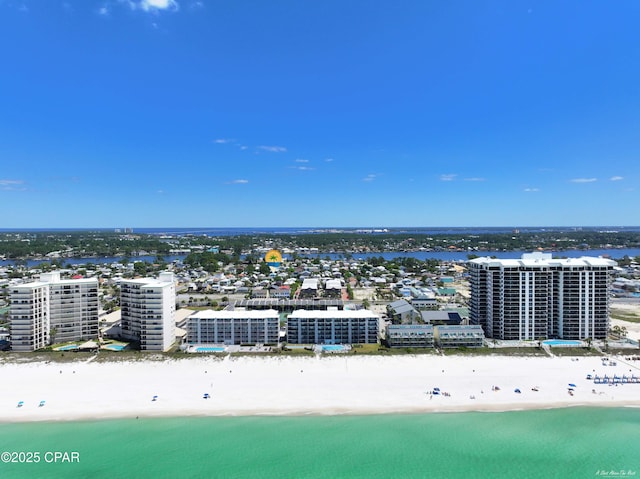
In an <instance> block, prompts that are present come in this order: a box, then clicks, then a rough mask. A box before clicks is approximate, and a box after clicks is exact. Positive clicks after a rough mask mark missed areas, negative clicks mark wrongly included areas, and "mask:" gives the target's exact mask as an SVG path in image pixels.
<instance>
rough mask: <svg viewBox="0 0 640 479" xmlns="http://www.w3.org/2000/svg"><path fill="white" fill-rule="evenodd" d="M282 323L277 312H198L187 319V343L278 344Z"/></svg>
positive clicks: (269, 310)
mask: <svg viewBox="0 0 640 479" xmlns="http://www.w3.org/2000/svg"><path fill="white" fill-rule="evenodd" d="M279 322H280V316H279V315H278V312H277V311H276V310H274V309H267V310H251V311H249V310H234V311H213V310H207V311H198V312H197V313H194V314H192V315H191V316H189V317H188V318H187V343H189V344H226V345H231V344H277V343H278V333H279Z"/></svg>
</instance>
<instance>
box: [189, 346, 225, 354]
mask: <svg viewBox="0 0 640 479" xmlns="http://www.w3.org/2000/svg"><path fill="white" fill-rule="evenodd" d="M195 351H196V353H221V352H223V351H224V348H214V347H199V348H196V349H195Z"/></svg>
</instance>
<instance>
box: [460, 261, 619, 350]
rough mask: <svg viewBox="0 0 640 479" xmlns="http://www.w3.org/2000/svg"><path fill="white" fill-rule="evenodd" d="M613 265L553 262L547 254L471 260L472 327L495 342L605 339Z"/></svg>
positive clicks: (587, 262)
mask: <svg viewBox="0 0 640 479" xmlns="http://www.w3.org/2000/svg"><path fill="white" fill-rule="evenodd" d="M615 265H616V263H615V262H614V261H611V260H608V259H604V258H593V257H582V258H569V259H553V258H552V256H551V254H549V253H531V254H524V255H522V259H519V260H518V259H495V258H476V259H473V260H470V261H469V262H468V263H467V266H468V269H469V277H470V284H471V300H470V320H471V324H476V325H480V326H482V328H483V330H484V332H485V334H486V336H487V337H488V338H494V339H505V340H537V339H541V338H543V339H544V338H561V339H574V340H582V339H585V338H591V339H604V338H606V336H607V331H608V328H609V292H610V285H611V273H612V271H613V268H614V266H615Z"/></svg>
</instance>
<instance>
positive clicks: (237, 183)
mask: <svg viewBox="0 0 640 479" xmlns="http://www.w3.org/2000/svg"><path fill="white" fill-rule="evenodd" d="M247 183H249V180H233V181H229V182H228V183H227V184H228V185H246V184H247Z"/></svg>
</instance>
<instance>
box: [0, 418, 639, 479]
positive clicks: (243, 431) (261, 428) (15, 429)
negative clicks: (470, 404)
mask: <svg viewBox="0 0 640 479" xmlns="http://www.w3.org/2000/svg"><path fill="white" fill-rule="evenodd" d="M21 453H22V454H21ZM36 453H37V454H36ZM65 453H66V454H65ZM0 454H1V455H2V456H1V457H2V462H1V463H0V478H3V479H5V478H58V477H60V478H63V477H64V478H225V479H226V478H243V479H244V478H260V479H276V478H277V479H283V478H318V479H321V478H322V479H324V478H327V479H329V478H332V479H335V478H368V479H372V478H381V479H383V478H384V479H387V478H402V479H404V478H407V479H411V478H448V479H455V478H521V479H527V478H556V477H557V478H566V479H570V478H597V477H627V478H629V477H638V478H640V408H565V409H548V410H532V411H512V412H496V413H493V412H465V413H435V414H416V415H393V414H391V415H371V416H302V417H296V416H293V417H290V416H287V417H282V416H280V417H185V418H140V419H119V420H102V421H73V422H34V423H9V424H1V425H0ZM29 458H30V459H31V461H30V462H27V461H28V459H29Z"/></svg>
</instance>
